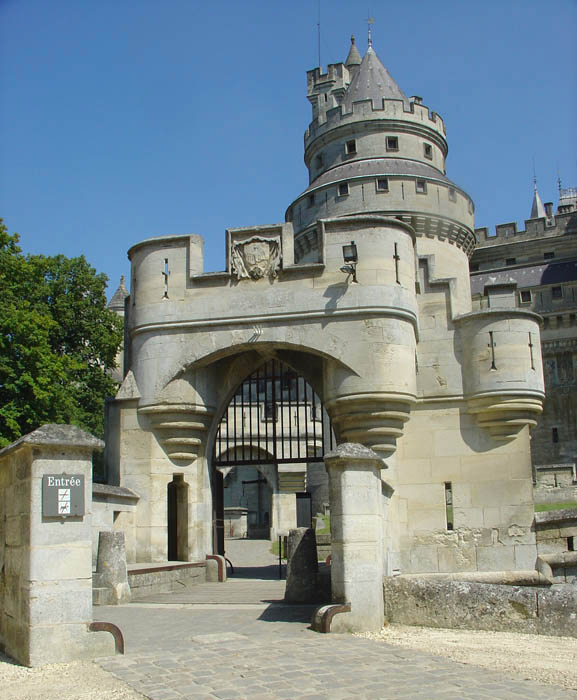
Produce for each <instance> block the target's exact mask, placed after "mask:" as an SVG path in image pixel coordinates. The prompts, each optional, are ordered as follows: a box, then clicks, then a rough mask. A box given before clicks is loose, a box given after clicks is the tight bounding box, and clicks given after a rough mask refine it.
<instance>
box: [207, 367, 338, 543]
mask: <svg viewBox="0 0 577 700" xmlns="http://www.w3.org/2000/svg"><path fill="white" fill-rule="evenodd" d="M333 442H334V436H333V432H332V429H331V425H330V420H329V418H328V415H327V413H326V411H325V410H324V407H323V405H322V402H321V400H320V397H319V396H318V394H317V393H316V392H315V391H314V390H313V388H312V386H311V385H310V384H309V383H308V382H307V381H306V380H305V378H304V377H303V376H302V375H300V374H299V373H298V372H296V371H295V370H294V369H293V368H292V367H290V366H289V365H287V364H285V363H283V362H282V361H280V360H278V359H272V360H269V361H268V362H266V363H264V364H263V365H261V366H260V367H259V368H258V369H257V370H256V371H254V372H253V373H252V374H251V375H249V376H248V377H247V378H246V379H245V380H244V381H243V382H242V383H241V384H240V385H239V387H238V388H237V390H236V392H235V394H234V395H233V397H232V399H231V401H230V403H229V405H228V406H227V408H226V409H225V411H224V412H223V415H222V417H221V420H220V423H219V426H218V430H217V433H216V437H215V441H214V449H213V457H212V464H213V474H214V477H215V478H213V489H214V493H213V503H214V507H215V512H214V519H213V523H214V528H213V534H214V545H215V551H217V552H219V553H221V554H223V553H224V552H225V550H226V549H227V544H226V542H227V540H226V539H225V537H228V538H229V539H230V538H232V537H234V539H235V540H240V539H247V540H248V539H250V538H251V536H253V537H267V536H268V538H269V539H270V540H271V541H273V542H275V541H276V540H277V538H278V536H279V535H281V536H282V535H285V534H287V533H288V530H289V529H291V528H294V527H297V525H298V526H306V525H310V524H311V511H310V504H311V492H310V486H309V484H308V483H307V481H308V479H307V470H308V469H310V467H311V466H312V465H315V468H316V469H315V486H318V482H319V480H318V471H319V468H320V469H321V470H322V468H323V455H324V454H325V453H326V452H327V451H328V450H330V449H331V448H332V445H333ZM217 475H218V476H217ZM221 484H222V486H221ZM219 490H220V492H219ZM229 544H230V542H229ZM241 546H242V545H239V544H238V543H236V544H235V548H236V549H238V548H239V547H241Z"/></svg>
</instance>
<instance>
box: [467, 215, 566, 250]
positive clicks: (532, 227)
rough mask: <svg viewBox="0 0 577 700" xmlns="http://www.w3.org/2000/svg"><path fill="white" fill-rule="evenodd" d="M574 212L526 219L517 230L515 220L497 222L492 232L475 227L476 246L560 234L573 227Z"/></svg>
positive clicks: (485, 227) (485, 228)
mask: <svg viewBox="0 0 577 700" xmlns="http://www.w3.org/2000/svg"><path fill="white" fill-rule="evenodd" d="M575 218H576V217H575V212H567V213H561V214H559V213H557V214H551V216H545V217H541V218H538V219H526V220H525V228H524V229H521V230H519V229H518V228H517V222H516V221H509V222H507V223H504V224H497V225H496V226H495V230H494V232H491V231H489V228H488V227H487V226H483V227H480V228H476V229H475V237H476V238H477V247H479V248H485V247H487V246H493V245H503V244H504V243H513V241H518V240H520V239H525V240H530V239H532V238H543V237H553V236H561V235H563V234H564V233H566V232H567V231H569V230H570V229H575V226H576V224H575Z"/></svg>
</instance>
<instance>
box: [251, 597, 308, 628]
mask: <svg viewBox="0 0 577 700" xmlns="http://www.w3.org/2000/svg"><path fill="white" fill-rule="evenodd" d="M266 602H268V601H266ZM316 608H318V603H317V604H314V605H279V604H278V603H276V604H275V602H274V601H273V604H272V605H269V606H268V608H267V609H266V610H263V612H262V613H261V614H260V615H259V616H258V619H259V620H261V621H262V622H309V623H310V621H311V620H312V618H313V613H314V611H315V610H316Z"/></svg>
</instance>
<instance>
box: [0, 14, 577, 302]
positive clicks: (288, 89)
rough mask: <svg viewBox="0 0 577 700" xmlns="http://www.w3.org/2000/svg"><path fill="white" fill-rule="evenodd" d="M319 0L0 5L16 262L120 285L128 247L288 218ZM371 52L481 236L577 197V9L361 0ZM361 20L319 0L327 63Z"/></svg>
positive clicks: (1, 127)
mask: <svg viewBox="0 0 577 700" xmlns="http://www.w3.org/2000/svg"><path fill="white" fill-rule="evenodd" d="M317 7H318V5H317V0H309V1H307V2H304V1H303V0H293V1H292V2H278V1H274V0H268V2H265V1H264V0H263V1H261V2H257V1H254V0H245V1H244V2H238V1H236V2H232V1H230V0H221V1H220V2H215V3H211V2H200V1H198V0H164V1H162V0H98V1H95V0H0V71H1V75H0V79H1V88H0V97H1V101H2V103H1V105H0V141H1V142H0V147H1V152H0V158H1V165H0V216H2V217H3V218H4V220H5V223H6V225H7V226H8V229H9V230H10V231H11V232H18V233H20V235H21V245H22V248H23V249H24V250H25V251H26V252H31V253H44V254H48V255H51V254H56V253H64V254H65V255H68V256H74V255H80V254H81V253H83V254H84V255H85V256H86V258H87V259H88V260H89V261H90V263H91V264H92V265H94V267H96V269H97V270H98V271H100V272H105V273H106V274H107V275H108V277H109V278H110V287H111V289H110V290H109V291H110V293H112V291H114V288H115V287H116V285H117V283H118V279H119V277H120V275H121V274H123V273H124V274H126V275H127V277H128V271H129V265H128V260H127V258H126V251H127V249H128V248H129V247H130V246H131V245H132V244H134V243H136V242H138V241H139V240H142V239H143V238H147V237H149V236H158V235H165V234H183V233H191V232H192V233H198V234H201V235H202V236H203V237H204V238H205V248H206V254H205V270H207V271H208V270H219V269H223V267H224V260H225V258H224V230H225V228H227V227H235V226H245V225H247V226H249V225H254V224H268V223H274V222H278V221H282V220H283V219H284V212H285V209H286V207H287V206H288V204H289V203H290V202H291V201H292V199H293V198H294V197H295V196H296V195H298V194H299V193H300V192H301V191H302V190H303V189H304V188H305V187H306V184H307V175H306V170H305V167H304V164H303V138H302V136H303V132H304V130H305V128H306V127H307V125H308V123H309V121H310V105H309V103H308V101H307V99H306V80H305V77H306V76H305V73H306V70H307V69H310V68H314V67H315V66H316V65H317V64H318V59H317V39H316V37H317ZM370 11H371V14H372V15H373V17H374V18H375V20H376V22H375V24H374V26H373V42H374V47H375V50H376V52H377V54H378V55H379V57H380V58H381V60H382V61H383V63H384V64H385V66H387V68H388V69H389V71H390V72H391V74H392V75H393V77H394V78H395V79H396V80H397V82H398V83H399V85H400V86H401V88H402V89H403V90H404V92H405V93H406V94H407V95H421V96H422V97H423V102H424V104H426V105H427V106H428V107H429V108H430V109H432V110H434V111H436V112H439V114H441V116H442V117H443V118H444V119H445V123H446V126H447V136H448V140H449V157H448V161H447V175H448V176H449V177H450V178H451V179H452V180H454V181H455V182H456V183H457V184H458V185H459V186H461V187H463V189H465V190H466V191H467V192H468V193H469V194H470V195H471V196H472V197H473V199H474V201H475V203H476V225H477V226H490V227H493V226H495V224H497V223H504V222H507V221H515V220H516V221H519V222H523V221H524V219H525V218H526V217H528V216H529V213H530V207H531V199H532V186H533V183H532V179H533V160H534V162H535V168H536V172H537V177H538V184H539V190H540V193H541V197H542V199H543V201H553V202H555V205H556V203H557V184H556V180H557V169H559V171H560V173H561V177H562V180H563V185H564V186H565V187H569V186H577V77H576V76H577V49H576V44H577V42H576V36H577V2H575V0H552V2H548V3H546V2H544V1H543V0H485V2H482V3H479V2H470V1H469V2H467V1H466V0H465V1H464V0H436V2H431V1H430V0H427V1H424V0H413V1H412V2H407V3H396V2H392V1H390V0H389V1H388V2H383V1H380V2H372V3H370ZM366 17H367V9H366V8H365V7H364V6H362V7H361V5H360V4H359V3H355V2H351V1H350V0H346V1H345V0H321V37H322V38H321V61H322V64H323V65H325V66H326V64H327V63H334V62H338V61H342V60H344V59H345V57H346V54H347V51H348V47H349V37H350V35H351V33H354V34H355V35H356V36H357V43H358V45H359V49H360V50H361V52H362V53H364V50H365V48H366V35H367V24H366Z"/></svg>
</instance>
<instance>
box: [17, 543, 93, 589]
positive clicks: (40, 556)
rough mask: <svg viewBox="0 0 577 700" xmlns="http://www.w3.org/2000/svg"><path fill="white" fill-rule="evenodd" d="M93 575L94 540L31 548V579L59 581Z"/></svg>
mask: <svg viewBox="0 0 577 700" xmlns="http://www.w3.org/2000/svg"><path fill="white" fill-rule="evenodd" d="M91 576H92V542H91V541H90V540H88V541H84V542H80V543H78V544H77V545H71V546H67V545H65V544H64V545H54V546H53V547H38V548H31V551H30V579H31V580H32V581H59V580H66V579H76V578H81V579H82V578H84V579H89V578H90V577H91Z"/></svg>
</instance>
